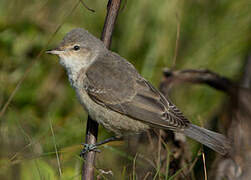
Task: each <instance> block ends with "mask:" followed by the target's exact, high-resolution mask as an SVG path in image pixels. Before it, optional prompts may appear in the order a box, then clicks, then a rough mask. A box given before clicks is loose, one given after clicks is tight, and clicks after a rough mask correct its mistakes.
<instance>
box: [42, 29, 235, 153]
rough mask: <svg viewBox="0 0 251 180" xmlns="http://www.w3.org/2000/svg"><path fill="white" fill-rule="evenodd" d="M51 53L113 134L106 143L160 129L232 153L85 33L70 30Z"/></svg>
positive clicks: (227, 142) (217, 136)
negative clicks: (180, 134)
mask: <svg viewBox="0 0 251 180" xmlns="http://www.w3.org/2000/svg"><path fill="white" fill-rule="evenodd" d="M47 53H49V54H54V55H57V56H58V57H59V62H60V64H61V65H62V66H63V67H64V68H65V70H66V72H67V74H68V79H69V81H70V84H71V86H72V87H73V88H74V89H75V91H76V94H77V97H78V100H79V102H80V104H81V105H82V106H83V107H84V109H85V110H86V111H87V113H88V114H89V116H90V117H91V118H92V119H93V120H95V121H97V122H98V123H99V124H101V125H103V126H104V127H105V128H106V129H107V130H108V131H111V132H113V133H114V134H115V137H112V138H110V139H108V140H107V141H105V142H108V141H109V140H115V139H121V138H123V137H125V136H128V135H134V134H139V133H142V132H145V131H147V130H149V129H151V128H159V129H164V130H172V131H174V132H179V133H182V134H184V135H186V136H188V137H189V138H192V139H194V140H196V141H198V142H200V143H202V144H204V145H205V146H207V147H209V148H211V149H212V150H214V151H216V152H218V153H219V154H221V155H223V156H224V155H227V154H228V153H229V150H230V147H231V141H230V140H229V139H228V138H227V137H225V136H224V135H222V134H220V133H216V132H213V131H210V130H207V129H205V128H203V127H199V126H197V125H195V124H192V123H191V122H190V121H189V120H188V119H187V118H186V117H185V116H184V115H183V113H182V112H181V111H180V110H179V109H178V108H177V107H176V106H175V105H174V104H173V103H172V102H171V101H170V100H169V99H167V98H166V97H165V96H164V95H163V94H162V93H161V92H160V91H159V90H158V89H157V88H155V87H154V86H153V85H152V84H151V83H150V82H149V81H147V80H146V79H145V78H143V77H142V76H141V75H140V74H139V73H138V71H137V70H136V68H135V67H134V66H133V65H132V64H131V63H130V62H129V61H127V60H126V59H125V58H123V57H121V56H120V55H119V54H117V53H115V52H112V51H110V50H108V49H107V48H106V47H105V45H104V43H103V42H102V41H101V40H100V39H98V38H96V37H95V36H93V35H92V34H91V33H89V32H88V31H87V30H85V29H83V28H75V29H73V30H71V31H70V32H68V33H67V34H66V35H65V37H64V38H63V40H62V41H61V42H60V43H59V45H58V46H57V47H56V48H54V49H52V50H48V51H47ZM99 144H101V143H99ZM95 148H96V146H92V147H89V149H88V150H93V149H95ZM85 152H86V151H85Z"/></svg>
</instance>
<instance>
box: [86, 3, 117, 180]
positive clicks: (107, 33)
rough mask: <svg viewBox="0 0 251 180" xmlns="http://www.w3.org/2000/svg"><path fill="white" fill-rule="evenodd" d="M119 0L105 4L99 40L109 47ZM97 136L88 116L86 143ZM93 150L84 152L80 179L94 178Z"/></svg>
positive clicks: (92, 140)
mask: <svg viewBox="0 0 251 180" xmlns="http://www.w3.org/2000/svg"><path fill="white" fill-rule="evenodd" d="M120 4H121V0H109V1H108V4H107V14H106V18H105V24H104V27H103V32H102V35H101V40H102V41H103V42H104V44H105V46H106V47H107V48H108V49H109V47H110V45H111V39H112V33H113V29H114V26H115V22H116V19H117V16H118V12H119V8H120ZM97 137H98V123H97V122H96V121H94V120H92V119H91V118H90V116H88V121H87V128H86V140H85V142H86V144H95V143H96V141H97ZM94 163H95V152H94V151H91V152H88V153H86V154H85V161H84V164H83V168H82V180H92V179H94Z"/></svg>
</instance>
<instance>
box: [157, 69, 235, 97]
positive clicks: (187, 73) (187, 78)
mask: <svg viewBox="0 0 251 180" xmlns="http://www.w3.org/2000/svg"><path fill="white" fill-rule="evenodd" d="M182 82H190V83H197V84H206V85H209V86H211V87H213V88H215V89H217V90H220V91H224V92H227V93H228V94H230V95H233V94H235V93H236V90H237V88H238V87H237V85H236V84H235V83H233V82H232V81H231V80H229V79H227V78H225V77H222V76H220V75H218V74H216V73H214V72H212V71H209V70H195V69H187V70H180V71H171V70H169V69H165V70H164V79H163V81H162V85H161V88H168V87H170V86H171V85H172V84H174V83H182Z"/></svg>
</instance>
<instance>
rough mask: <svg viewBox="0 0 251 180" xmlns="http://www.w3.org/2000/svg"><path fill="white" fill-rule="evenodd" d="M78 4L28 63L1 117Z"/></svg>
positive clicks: (0, 113) (1, 112)
mask: <svg viewBox="0 0 251 180" xmlns="http://www.w3.org/2000/svg"><path fill="white" fill-rule="evenodd" d="M78 5H79V2H78V3H77V4H76V5H75V6H74V7H73V9H72V10H71V11H70V12H69V13H67V15H66V16H65V17H64V19H63V21H62V22H61V23H60V24H59V25H58V27H57V29H56V30H55V31H54V33H53V34H52V35H51V37H50V38H49V40H48V41H47V43H46V45H45V46H44V48H43V49H42V50H41V51H40V52H39V53H38V55H37V56H36V58H35V59H34V60H33V61H32V62H31V63H30V64H29V65H28V67H27V68H26V70H25V72H24V74H23V76H22V77H21V79H20V80H19V81H18V83H17V85H16V87H15V89H14V90H13V91H12V92H11V95H10V96H9V98H8V100H7V102H6V103H5V104H4V106H3V108H2V109H1V111H0V118H1V117H2V116H3V115H4V113H5V111H6V110H7V108H8V106H9V105H10V103H11V101H12V99H13V98H14V96H15V94H16V93H17V91H18V90H19V88H20V86H21V85H22V83H23V81H24V80H25V78H26V77H27V76H28V74H29V73H30V71H31V69H32V67H33V66H34V64H35V63H36V62H37V60H38V59H39V58H40V56H42V54H43V53H44V51H45V50H46V49H47V47H48V45H49V44H50V43H51V41H52V39H53V38H54V36H55V35H56V33H57V32H58V31H59V29H60V28H61V27H62V25H63V24H64V22H65V20H66V18H68V17H69V16H70V15H71V14H72V13H73V12H74V11H75V9H76V8H77V7H78Z"/></svg>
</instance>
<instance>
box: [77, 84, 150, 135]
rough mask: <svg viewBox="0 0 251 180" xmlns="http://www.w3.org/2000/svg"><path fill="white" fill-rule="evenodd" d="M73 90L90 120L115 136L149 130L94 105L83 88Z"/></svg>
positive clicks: (123, 116)
mask: <svg viewBox="0 0 251 180" xmlns="http://www.w3.org/2000/svg"><path fill="white" fill-rule="evenodd" d="M82 80H83V79H82ZM82 82H83V81H82ZM75 90H76V92H77V96H78V99H79V101H80V103H81V104H82V105H83V106H84V108H85V109H86V111H87V112H88V114H89V115H90V116H91V118H92V119H94V120H96V121H97V122H98V123H100V124H102V125H103V126H104V127H105V128H106V129H108V130H109V131H112V132H114V133H115V134H116V136H118V137H119V136H122V135H125V134H126V135H127V134H131V133H140V132H142V131H146V130H147V129H149V128H150V127H149V126H148V125H147V124H144V123H142V122H140V121H138V120H135V119H132V118H130V117H128V116H125V115H122V114H120V113H118V112H115V111H112V110H110V109H108V108H105V107H104V106H102V105H99V104H97V103H95V102H94V101H93V100H92V99H91V98H90V97H89V95H88V94H87V92H86V91H85V89H84V88H79V86H78V87H75Z"/></svg>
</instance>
